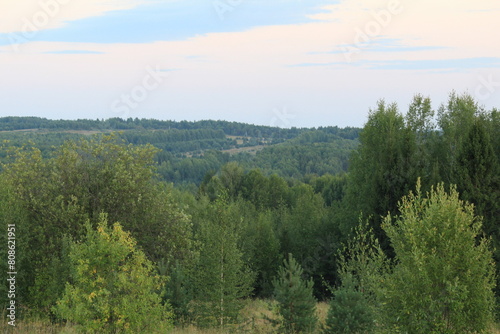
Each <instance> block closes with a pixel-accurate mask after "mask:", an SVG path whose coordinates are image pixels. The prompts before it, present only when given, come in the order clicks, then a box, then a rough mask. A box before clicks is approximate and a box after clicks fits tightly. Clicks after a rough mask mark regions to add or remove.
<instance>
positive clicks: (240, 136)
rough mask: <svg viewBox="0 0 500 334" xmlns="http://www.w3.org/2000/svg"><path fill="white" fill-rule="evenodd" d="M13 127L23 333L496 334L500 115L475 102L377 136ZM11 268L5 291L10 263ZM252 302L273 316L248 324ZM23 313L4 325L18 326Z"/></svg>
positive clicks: (412, 110) (410, 110)
mask: <svg viewBox="0 0 500 334" xmlns="http://www.w3.org/2000/svg"><path fill="white" fill-rule="evenodd" d="M26 130H29V131H26ZM0 131H2V132H0V139H1V140H2V141H3V146H2V151H1V159H2V171H1V174H0V221H1V222H2V224H3V227H2V230H3V231H8V229H9V228H12V227H14V231H15V241H16V244H15V264H14V265H15V269H16V272H17V274H16V277H15V278H16V285H15V298H11V297H9V289H11V286H10V285H3V286H0V303H1V304H2V305H5V308H4V309H8V308H7V307H10V305H11V303H12V300H15V307H16V308H15V310H16V312H15V321H16V322H17V324H20V325H21V324H22V323H23V321H24V322H26V321H29V320H30V319H33V318H36V319H44V321H45V323H50V324H51V326H54V330H62V328H63V326H66V328H71V329H73V330H74V331H77V332H89V333H116V332H129V333H140V332H144V333H149V332H151V333H153V332H168V331H169V330H178V329H179V328H182V327H186V326H195V327H196V328H199V329H207V328H208V329H215V330H216V332H221V333H222V332H251V333H320V332H324V333H478V332H491V331H493V330H494V328H495V322H496V317H497V316H498V309H499V308H498V303H499V302H500V299H499V298H498V297H499V296H500V290H499V289H497V286H498V284H497V280H498V277H500V276H499V275H498V273H499V270H498V268H499V265H498V262H499V261H500V251H499V246H500V221H499V219H500V218H499V217H500V177H499V175H500V173H499V172H500V160H499V158H500V142H499V141H500V133H499V131H500V116H499V113H498V110H497V109H492V110H486V109H484V108H483V107H482V106H481V105H480V104H479V103H478V102H477V101H476V100H475V99H474V98H473V97H472V96H470V95H468V94H457V93H455V92H452V93H451V94H450V96H449V99H448V101H446V102H445V103H442V104H441V105H440V106H439V107H438V108H437V109H436V110H435V109H434V108H433V106H432V103H431V99H430V98H429V97H424V96H422V95H416V96H415V97H414V98H413V100H412V101H410V103H409V106H408V107H407V108H404V107H403V106H398V105H396V104H394V103H387V102H385V101H384V100H380V101H378V102H377V104H376V106H375V107H374V108H373V109H371V110H370V111H369V115H368V120H367V122H366V124H365V125H364V127H363V129H356V128H345V129H340V128H337V127H323V128H315V129H305V128H304V129H298V128H292V129H280V128H272V127H263V126H255V125H248V124H241V123H233V122H225V121H200V122H171V121H156V120H139V119H128V120H121V119H110V120H95V121H91V120H78V121H63V120H60V121H51V120H46V119H42V118H31V117H29V118H28V117H21V118H16V117H4V118H0ZM82 131H83V132H82ZM255 147H259V149H255ZM243 148H252V149H255V151H252V153H248V152H245V150H243ZM13 233H14V232H13ZM8 238H9V234H8V233H6V232H4V233H2V234H0V244H1V245H2V246H1V247H0V256H1V257H2V258H3V259H8V258H9V257H8V256H9V254H11V253H9V249H8V248H7V247H6V245H7V244H8ZM3 245H5V246H3ZM1 265H2V267H1V268H0V273H1V275H0V277H1V278H2V280H4V281H5V275H6V273H8V272H9V268H10V267H9V266H11V265H12V264H11V263H9V262H8V261H2V262H1ZM7 278H8V277H7ZM252 300H253V301H255V300H260V301H266V303H267V304H266V305H268V311H269V312H268V313H267V315H261V314H258V315H251V316H249V315H248V314H247V312H246V311H245V310H246V309H245V307H246V305H248V303H250V302H251V301H252ZM319 301H321V302H326V303H328V311H327V313H328V314H327V316H326V317H323V318H321V317H318V311H317V305H318V304H317V303H318V302H319ZM9 312H10V311H7V313H6V315H7V317H5V319H6V320H5V319H4V320H5V322H4V323H0V324H1V326H4V328H9V329H10V330H12V328H11V327H8V325H7V321H12V318H9V317H8V316H9ZM320 318H321V319H320ZM190 328H194V327H190Z"/></svg>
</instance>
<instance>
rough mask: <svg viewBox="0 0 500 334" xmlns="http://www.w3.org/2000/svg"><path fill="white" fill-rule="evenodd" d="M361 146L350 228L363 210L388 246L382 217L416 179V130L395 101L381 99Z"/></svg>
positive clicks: (349, 203) (352, 181)
mask: <svg viewBox="0 0 500 334" xmlns="http://www.w3.org/2000/svg"><path fill="white" fill-rule="evenodd" d="M360 142H361V144H360V146H359V148H358V150H357V151H355V153H354V154H353V156H352V161H351V170H350V174H349V184H348V188H347V195H346V197H345V199H346V202H345V203H346V209H347V207H348V210H350V215H351V222H350V223H351V226H348V227H347V228H345V230H350V228H351V227H352V226H355V225H356V223H357V218H358V216H359V214H360V213H361V212H363V214H365V215H367V216H369V217H371V224H372V227H373V230H374V232H375V235H376V237H377V238H378V239H379V240H380V242H381V245H382V247H383V248H384V250H386V251H387V250H389V245H388V242H387V237H386V236H385V233H384V232H383V231H382V229H381V228H380V223H381V220H380V217H381V216H383V215H386V214H387V212H391V213H395V212H396V211H397V203H398V201H399V199H400V198H401V197H402V196H403V195H404V194H406V193H407V192H408V191H409V190H410V189H411V187H412V186H413V185H414V184H415V182H416V180H417V176H418V175H417V172H416V170H415V163H414V160H413V157H414V152H415V136H414V133H413V132H412V131H411V130H410V129H409V128H407V127H406V124H405V121H404V118H403V115H402V114H401V113H400V112H399V110H398V107H397V105H396V104H394V103H393V104H389V105H388V104H386V103H385V102H384V101H383V100H382V101H379V102H378V105H377V109H375V110H371V111H370V115H369V117H368V122H367V123H366V124H365V127H364V128H363V130H362V132H361V135H360Z"/></svg>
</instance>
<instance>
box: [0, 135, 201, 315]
mask: <svg viewBox="0 0 500 334" xmlns="http://www.w3.org/2000/svg"><path fill="white" fill-rule="evenodd" d="M155 152H156V149H155V148H153V147H152V146H132V145H125V144H123V143H121V142H120V141H118V140H117V138H116V137H115V136H112V135H111V136H103V137H95V138H91V139H88V140H87V139H86V140H81V141H79V142H67V143H66V144H64V145H63V146H61V147H60V148H59V149H58V150H57V151H56V153H54V156H53V157H52V158H44V157H43V156H42V154H41V152H40V150H38V149H36V148H19V149H15V150H14V151H13V152H12V156H13V157H14V159H15V160H14V161H13V162H12V163H11V164H9V165H7V166H6V167H5V170H4V173H3V175H4V177H5V180H6V182H8V184H9V186H10V187H11V189H12V196H13V200H14V201H15V202H16V203H18V204H16V205H18V206H19V207H20V209H21V211H22V212H23V216H25V217H26V218H25V219H24V221H23V223H22V225H20V226H19V228H20V229H22V230H23V231H24V233H23V234H22V238H23V241H22V242H26V244H29V245H30V247H26V249H25V250H24V252H25V255H26V257H25V260H26V262H25V263H24V265H25V266H26V267H27V268H30V271H31V272H32V275H31V276H30V277H26V279H27V281H25V282H24V283H25V285H24V286H25V287H26V288H28V289H30V293H27V294H26V295H25V296H27V297H26V302H27V303H28V305H29V306H35V307H36V308H38V309H44V310H45V311H47V309H48V308H50V306H51V305H53V304H54V302H55V301H56V300H57V299H58V298H59V297H60V295H61V293H62V292H63V288H64V282H65V280H66V279H67V277H65V276H64V275H65V273H66V272H67V264H66V263H65V260H64V250H63V240H64V237H65V236H67V237H69V238H70V239H73V240H80V239H81V238H82V237H83V234H84V233H85V230H84V229H83V224H82V222H84V221H86V220H87V219H90V221H91V222H93V223H94V224H95V223H96V222H97V220H98V219H99V215H100V213H101V212H107V213H108V215H109V219H110V220H112V221H120V222H121V223H122V225H123V226H124V228H125V229H126V230H128V231H130V232H131V233H132V235H133V236H134V237H135V239H136V240H137V241H138V244H139V246H140V247H141V248H142V249H143V250H144V251H145V252H146V255H147V256H148V258H149V259H151V260H153V261H159V260H160V259H166V260H168V261H173V260H175V259H177V260H184V259H186V258H189V256H190V254H189V249H190V247H191V240H192V237H191V226H190V222H189V217H187V216H186V215H185V214H184V213H183V212H182V211H181V210H180V209H179V208H178V207H177V205H176V203H175V202H174V201H173V199H172V198H171V196H170V195H169V190H168V188H166V187H164V186H162V185H159V184H158V183H157V182H155V180H154V178H153V177H154V168H153V164H154V160H153V158H154V154H155ZM42 287H43V288H42Z"/></svg>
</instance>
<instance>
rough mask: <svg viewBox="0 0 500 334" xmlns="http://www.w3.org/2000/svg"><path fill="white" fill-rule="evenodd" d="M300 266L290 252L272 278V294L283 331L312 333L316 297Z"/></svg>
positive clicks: (314, 324) (311, 284) (315, 318)
mask: <svg viewBox="0 0 500 334" xmlns="http://www.w3.org/2000/svg"><path fill="white" fill-rule="evenodd" d="M302 273H303V270H302V267H301V266H300V265H299V264H298V263H297V261H295V259H294V258H293V256H292V254H288V260H287V259H285V260H284V261H283V266H282V267H280V268H279V270H278V278H277V279H276V280H274V282H273V283H274V284H273V285H274V295H275V298H276V300H277V301H278V303H279V313H280V315H281V316H282V318H283V326H282V330H283V331H284V332H285V333H287V334H288V333H290V334H292V333H312V332H314V329H315V328H316V323H317V317H316V314H315V313H316V299H315V298H314V296H313V282H312V280H309V281H306V280H304V279H303V278H302Z"/></svg>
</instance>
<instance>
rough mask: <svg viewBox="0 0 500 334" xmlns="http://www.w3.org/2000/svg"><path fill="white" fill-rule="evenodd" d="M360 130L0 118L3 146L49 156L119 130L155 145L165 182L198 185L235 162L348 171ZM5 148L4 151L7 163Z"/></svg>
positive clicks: (131, 139) (273, 168) (288, 170)
mask: <svg viewBox="0 0 500 334" xmlns="http://www.w3.org/2000/svg"><path fill="white" fill-rule="evenodd" d="M359 131H360V129H358V128H343V129H342V128H338V127H320V128H291V129H283V128H278V127H270V126H262V125H253V124H245V123H237V122H228V121H214V120H203V121H197V122H188V121H180V122H177V121H162V120H155V119H138V118H135V119H132V118H129V119H126V120H124V119H121V118H110V119H107V120H99V119H97V120H89V119H79V120H49V119H46V118H39V117H3V118H0V140H1V141H8V143H4V146H17V147H19V146H23V145H26V144H27V143H31V145H34V146H36V147H38V148H39V149H40V150H41V151H42V154H43V155H44V156H49V155H50V153H51V152H53V151H54V150H55V149H56V148H57V147H59V146H60V145H61V144H63V143H64V142H65V141H66V140H78V139H79V138H81V137H83V136H89V135H99V134H102V133H109V132H117V135H118V136H119V137H120V138H121V139H123V141H125V142H126V143H130V144H133V145H144V144H151V145H153V146H155V147H157V148H159V149H160V150H161V151H160V152H159V153H158V154H157V156H156V159H157V163H158V172H159V175H160V176H161V177H162V178H164V180H166V181H170V182H174V183H176V184H180V183H195V184H199V183H200V182H201V181H202V180H203V177H204V176H205V175H206V174H207V173H208V172H210V171H215V170H219V169H220V168H221V166H223V165H224V164H226V163H228V162H230V161H236V162H238V163H240V164H241V165H242V166H243V167H244V168H245V169H247V170H250V169H254V168H260V169H262V170H263V171H264V172H266V173H268V174H272V173H275V174H278V175H280V176H283V177H294V178H301V177H303V176H305V175H308V174H315V175H324V174H336V173H340V172H344V171H346V170H347V164H348V157H349V154H350V152H351V151H352V150H353V149H354V148H356V146H357V144H358V136H359ZM6 156H7V153H6V150H2V151H1V152H0V158H1V159H2V160H4V161H5V159H6Z"/></svg>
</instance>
